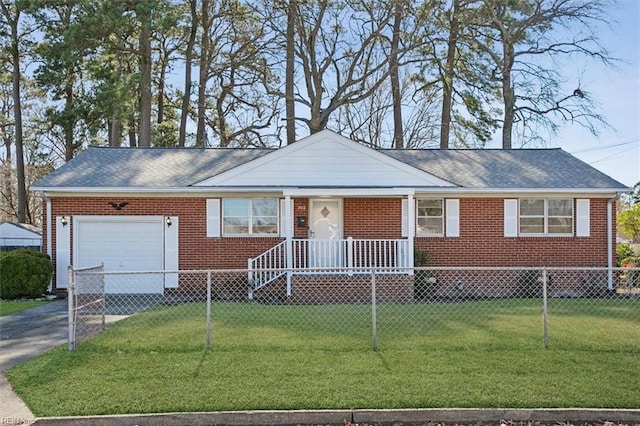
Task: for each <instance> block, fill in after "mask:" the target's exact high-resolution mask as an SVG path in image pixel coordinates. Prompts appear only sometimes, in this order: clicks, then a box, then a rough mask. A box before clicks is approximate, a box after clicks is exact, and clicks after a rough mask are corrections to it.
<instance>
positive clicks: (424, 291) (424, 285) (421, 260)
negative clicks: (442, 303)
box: [413, 248, 436, 300]
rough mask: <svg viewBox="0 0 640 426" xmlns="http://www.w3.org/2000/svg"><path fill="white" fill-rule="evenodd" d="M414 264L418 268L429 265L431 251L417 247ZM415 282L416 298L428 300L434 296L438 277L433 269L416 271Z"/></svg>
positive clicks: (414, 291)
mask: <svg viewBox="0 0 640 426" xmlns="http://www.w3.org/2000/svg"><path fill="white" fill-rule="evenodd" d="M413 265H414V266H415V267H416V268H421V267H425V266H428V265H429V253H427V251H426V250H422V249H419V248H416V249H415V250H414V252H413ZM413 283H414V284H413V286H414V287H413V294H414V298H415V299H416V300H427V299H429V297H432V296H433V293H434V290H435V285H436V277H435V276H434V275H433V273H432V272H431V271H423V270H418V271H415V277H414V280H413Z"/></svg>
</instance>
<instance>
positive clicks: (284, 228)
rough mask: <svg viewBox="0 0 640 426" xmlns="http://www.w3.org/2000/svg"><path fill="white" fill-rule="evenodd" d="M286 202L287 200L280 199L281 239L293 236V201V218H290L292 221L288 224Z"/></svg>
mask: <svg viewBox="0 0 640 426" xmlns="http://www.w3.org/2000/svg"><path fill="white" fill-rule="evenodd" d="M286 202H287V200H286V199H285V198H282V199H280V236H281V237H286V236H287V235H288V234H289V233H290V234H291V235H292V236H293V226H294V225H293V223H294V222H293V199H292V200H291V203H290V204H291V209H290V211H291V217H290V218H289V219H290V220H289V221H288V223H287V218H286V212H287V209H286Z"/></svg>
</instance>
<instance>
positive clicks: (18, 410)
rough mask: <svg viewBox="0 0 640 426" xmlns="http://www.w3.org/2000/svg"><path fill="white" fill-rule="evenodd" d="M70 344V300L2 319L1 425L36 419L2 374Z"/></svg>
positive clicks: (0, 324) (0, 354) (0, 363)
mask: <svg viewBox="0 0 640 426" xmlns="http://www.w3.org/2000/svg"><path fill="white" fill-rule="evenodd" d="M66 341H67V300H55V301H53V302H50V303H47V304H46V305H43V306H39V307H37V308H33V309H28V310H26V311H22V312H18V313H16V314H13V315H7V316H4V317H0V424H19V423H30V422H33V420H34V415H33V413H31V411H30V410H29V408H28V407H27V406H26V405H25V404H24V402H22V400H21V399H20V398H19V397H18V395H16V394H15V392H13V389H12V388H11V385H10V384H9V382H8V381H7V379H6V378H5V377H4V374H2V373H4V372H5V371H6V370H8V369H10V368H11V367H13V366H14V365H16V364H19V363H21V362H23V361H26V360H28V359H30V358H33V357H35V356H37V355H39V354H41V353H43V352H46V351H48V350H49V349H52V348H54V347H56V346H59V345H62V344H64V343H65V342H66Z"/></svg>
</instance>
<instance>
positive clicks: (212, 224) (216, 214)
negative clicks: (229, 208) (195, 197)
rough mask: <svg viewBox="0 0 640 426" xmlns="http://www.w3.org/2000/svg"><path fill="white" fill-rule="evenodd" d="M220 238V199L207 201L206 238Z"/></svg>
mask: <svg viewBox="0 0 640 426" xmlns="http://www.w3.org/2000/svg"><path fill="white" fill-rule="evenodd" d="M219 236H220V199H219V198H213V199H209V200H207V237H219Z"/></svg>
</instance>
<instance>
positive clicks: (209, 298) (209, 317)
mask: <svg viewBox="0 0 640 426" xmlns="http://www.w3.org/2000/svg"><path fill="white" fill-rule="evenodd" d="M207 349H211V271H207Z"/></svg>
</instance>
